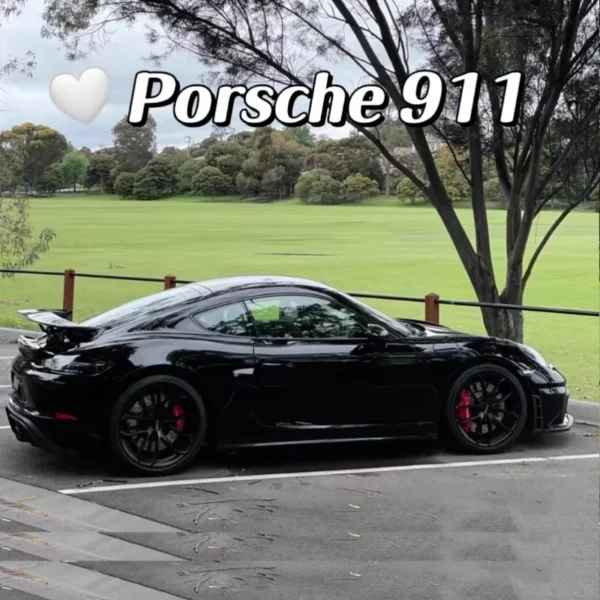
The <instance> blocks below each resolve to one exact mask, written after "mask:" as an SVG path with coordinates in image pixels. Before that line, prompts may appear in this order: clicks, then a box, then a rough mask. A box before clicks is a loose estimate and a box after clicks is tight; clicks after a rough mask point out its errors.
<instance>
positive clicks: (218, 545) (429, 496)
mask: <svg viewBox="0 0 600 600" xmlns="http://www.w3.org/2000/svg"><path fill="white" fill-rule="evenodd" d="M11 350H12V351H13V352H14V346H12V347H10V346H9V347H3V346H0V357H1V356H7V355H9V354H10V352H11ZM8 362H9V361H8V360H6V359H1V358H0V385H2V384H4V385H6V384H7V383H8V382H7V380H8V369H7V365H8ZM6 390H7V388H0V404H2V402H3V398H5V397H6ZM0 427H6V420H5V417H4V415H2V414H0ZM598 496H599V479H598V429H597V428H594V427H588V426H584V425H576V426H575V427H574V428H573V430H572V431H571V432H569V433H566V434H563V435H545V436H536V437H535V438H533V439H524V440H523V441H522V442H520V443H519V444H518V445H517V447H516V448H515V449H514V450H513V451H511V452H509V453H506V454H503V455H501V456H492V457H483V458H482V457H473V456H467V455H459V454H451V453H449V452H447V451H446V450H444V449H443V448H441V447H439V446H438V445H436V444H433V445H432V444H419V443H417V444H414V443H411V444H371V445H365V444H361V445H351V446H348V445H334V446H333V447H331V446H320V447H318V448H317V447H314V448H309V449H307V448H304V449H299V448H295V449H294V448H288V449H285V450H283V449H279V450H277V451H273V450H262V451H244V452H238V453H227V454H219V455H213V456H210V457H205V458H204V460H202V461H198V463H197V464H194V465H192V467H191V468H190V469H188V470H187V471H186V472H185V473H183V474H181V475H180V476H179V477H170V478H164V479H163V478H161V479H154V480H148V479H144V478H139V479H138V478H128V477H126V476H124V475H123V473H122V472H120V471H119V470H118V469H116V468H115V467H114V466H111V465H110V463H109V462H107V460H106V457H105V456H95V457H85V458H84V457H81V456H77V455H60V456H56V455H52V454H50V453H47V452H43V451H41V450H38V449H35V448H32V447H30V446H28V445H26V444H22V443H19V442H17V441H16V440H15V439H14V436H13V435H12V432H10V431H9V430H8V429H0V599H1V600H40V599H46V600H92V599H93V600H100V599H103V600H138V599H139V600H174V599H176V598H189V599H192V598H193V599H209V600H212V599H213V598H215V599H217V598H218V599H233V600H238V599H239V600H255V599H256V600H280V599H282V598H283V599H287V598H295V599H297V600H337V599H339V600H364V599H365V598H369V597H372V598H374V599H375V598H376V599H377V600H388V599H389V600H399V599H402V600H565V599H568V600H592V599H594V598H598V597H600V589H599V581H598V563H599V561H600V547H599V544H598V533H599V531H598V526H599V521H600V515H599V507H598Z"/></svg>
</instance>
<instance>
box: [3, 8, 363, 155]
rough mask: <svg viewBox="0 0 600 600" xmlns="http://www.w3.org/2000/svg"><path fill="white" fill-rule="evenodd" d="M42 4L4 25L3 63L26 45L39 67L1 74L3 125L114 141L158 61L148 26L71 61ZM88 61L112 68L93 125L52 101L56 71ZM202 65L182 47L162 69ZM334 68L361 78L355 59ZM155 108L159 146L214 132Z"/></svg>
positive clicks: (190, 75) (343, 79)
mask: <svg viewBox="0 0 600 600" xmlns="http://www.w3.org/2000/svg"><path fill="white" fill-rule="evenodd" d="M43 6H44V2H43V0H28V4H27V5H26V7H25V9H24V11H23V12H22V13H21V15H19V16H17V17H12V18H11V20H10V21H9V22H8V23H4V24H3V26H2V28H1V29H0V65H1V64H4V63H5V62H6V60H7V59H8V57H9V56H17V57H19V56H23V55H25V53H26V52H27V51H28V50H31V51H32V52H33V53H34V54H35V57H36V60H37V67H36V69H35V71H34V73H33V77H32V78H31V79H29V78H26V77H24V76H23V75H19V74H14V75H11V76H10V77H5V78H3V80H2V84H1V88H2V90H3V91H4V93H3V94H2V95H1V96H0V101H1V102H2V104H1V106H0V108H1V109H2V112H0V130H2V129H9V128H10V127H12V126H13V125H17V124H19V123H23V122H26V121H32V122H34V123H38V124H44V125H48V126H50V127H53V128H55V129H57V130H58V131H60V132H62V133H63V134H64V135H65V136H66V137H67V139H68V140H70V141H71V142H72V143H73V144H74V145H75V146H76V147H81V146H88V147H90V148H92V149H96V148H98V147H100V146H101V145H104V146H109V145H112V134H111V128H112V127H113V125H114V124H115V123H116V122H117V121H118V120H119V119H121V118H123V116H125V115H126V113H127V112H128V108H129V100H130V97H131V89H132V84H133V80H134V76H135V73H136V72H137V71H139V70H154V67H153V66H152V65H151V64H150V63H148V62H147V61H145V60H144V56H146V55H147V54H148V53H149V46H148V44H147V42H146V39H145V29H144V26H143V24H135V25H134V26H133V27H130V28H127V27H125V26H123V27H122V28H121V29H119V30H118V32H117V33H116V34H115V35H113V36H112V38H111V41H110V43H109V44H108V45H106V46H105V47H103V48H102V49H99V50H97V51H95V52H94V53H93V54H92V55H90V56H88V57H87V58H86V59H84V60H81V61H77V62H71V61H68V60H67V59H66V58H65V51H64V50H63V49H62V48H61V45H60V42H59V41H58V40H55V39H42V37H41V35H40V29H41V27H42V12H43ZM89 67H101V68H102V69H104V70H105V71H106V72H107V73H108V74H109V76H110V81H111V91H110V96H109V100H108V103H107V104H106V105H105V106H104V108H103V110H102V112H101V113H100V114H99V115H98V117H97V118H96V120H95V121H93V122H92V123H91V124H90V125H82V124H80V123H78V122H77V121H75V120H73V119H71V118H70V117H68V116H67V115H65V114H64V113H62V112H61V111H60V110H58V108H56V107H55V106H54V104H52V102H51V100H50V97H49V93H48V88H49V85H50V81H51V80H52V78H53V77H54V76H55V75H58V74H60V73H71V74H73V75H75V76H77V77H78V76H79V75H80V74H81V72H83V71H84V70H85V69H87V68H89ZM202 68H203V67H202V65H200V64H199V63H198V62H197V60H195V59H194V57H193V56H192V55H190V54H184V53H179V54H177V55H173V56H171V57H170V58H169V59H168V60H166V61H165V62H164V63H163V65H162V68H161V70H164V71H168V72H170V73H172V74H173V75H175V76H176V77H177V78H178V79H179V81H180V83H181V84H182V87H184V86H185V85H189V84H192V83H199V82H198V78H199V76H200V75H201V73H202ZM330 70H331V72H332V73H333V74H334V77H335V83H339V84H340V85H344V86H347V87H348V88H349V89H353V88H354V87H355V86H356V83H357V82H358V81H359V79H360V75H359V72H358V69H357V68H356V67H355V66H354V65H348V64H345V63H342V64H338V65H335V66H334V67H332V68H331V69H330ZM151 114H152V115H153V116H154V118H155V119H156V121H157V137H158V144H159V148H162V147H164V146H171V145H172V146H184V145H186V141H185V138H186V136H192V137H193V138H194V141H200V140H202V139H203V138H205V137H207V136H208V135H210V132H211V129H212V125H210V124H209V125H206V126H205V127H201V128H187V127H184V126H183V125H181V124H179V123H178V122H177V121H176V120H175V119H174V117H173V113H172V107H166V108H160V109H153V110H152V111H151ZM232 126H234V127H235V128H236V129H238V130H241V129H245V128H247V126H245V125H244V124H243V123H240V121H239V119H236V118H235V113H234V120H233V122H232ZM348 131H349V130H348V129H338V128H334V127H331V126H327V125H326V126H324V127H322V128H319V129H318V130H316V133H317V134H326V135H329V136H331V137H341V136H343V135H347V133H348Z"/></svg>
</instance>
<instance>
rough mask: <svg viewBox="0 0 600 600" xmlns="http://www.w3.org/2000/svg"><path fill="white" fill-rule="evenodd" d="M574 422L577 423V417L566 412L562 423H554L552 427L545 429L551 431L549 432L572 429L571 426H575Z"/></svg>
mask: <svg viewBox="0 0 600 600" xmlns="http://www.w3.org/2000/svg"><path fill="white" fill-rule="evenodd" d="M574 423H575V419H574V418H573V417H572V416H571V415H570V414H569V413H565V417H564V419H563V422H562V423H557V424H556V425H552V427H547V428H546V429H544V431H549V432H552V431H556V432H560V431H569V429H571V427H573V424H574Z"/></svg>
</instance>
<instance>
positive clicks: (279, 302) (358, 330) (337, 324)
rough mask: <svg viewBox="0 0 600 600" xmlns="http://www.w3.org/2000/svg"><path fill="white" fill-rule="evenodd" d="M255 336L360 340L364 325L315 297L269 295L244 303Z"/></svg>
mask: <svg viewBox="0 0 600 600" xmlns="http://www.w3.org/2000/svg"><path fill="white" fill-rule="evenodd" d="M247 305H248V309H249V311H250V312H251V313H252V317H253V319H254V322H255V327H256V333H257V335H258V336H259V337H267V338H309V339H310V338H364V337H365V336H366V334H367V330H366V324H365V323H363V322H362V319H361V318H360V317H359V315H357V314H356V313H354V312H353V311H351V310H349V309H347V308H345V307H344V306H342V305H341V304H338V303H337V302H334V301H333V300H328V299H325V298H319V297H315V296H269V297H265V298H254V299H252V300H249V301H247Z"/></svg>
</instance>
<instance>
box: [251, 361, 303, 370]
mask: <svg viewBox="0 0 600 600" xmlns="http://www.w3.org/2000/svg"><path fill="white" fill-rule="evenodd" d="M258 364H259V366H261V367H285V368H288V369H291V368H292V367H293V366H294V365H293V363H289V362H259V363H258Z"/></svg>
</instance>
